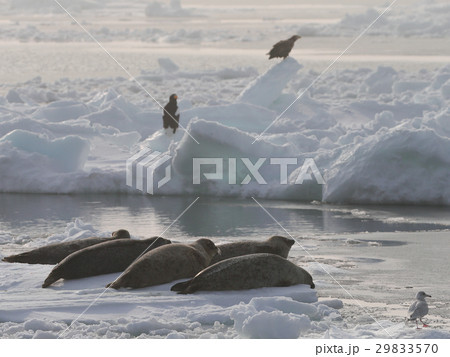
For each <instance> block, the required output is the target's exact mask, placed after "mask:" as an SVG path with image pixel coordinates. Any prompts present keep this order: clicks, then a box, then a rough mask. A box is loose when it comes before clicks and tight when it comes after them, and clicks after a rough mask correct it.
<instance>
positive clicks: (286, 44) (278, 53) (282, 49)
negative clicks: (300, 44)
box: [266, 35, 301, 59]
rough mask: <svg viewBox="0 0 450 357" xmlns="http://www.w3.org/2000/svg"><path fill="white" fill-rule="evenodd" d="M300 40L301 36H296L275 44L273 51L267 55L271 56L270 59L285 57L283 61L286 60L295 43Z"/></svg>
mask: <svg viewBox="0 0 450 357" xmlns="http://www.w3.org/2000/svg"><path fill="white" fill-rule="evenodd" d="M299 38H301V36H298V35H294V36H292V37H291V38H288V39H287V40H283V41H279V42H277V43H276V44H274V45H273V47H272V49H271V50H270V51H269V52H268V53H266V54H267V55H269V59H271V58H275V57H283V59H285V58H286V57H287V56H289V52H291V50H292V47H294V43H295V41H297V40H298V39H299Z"/></svg>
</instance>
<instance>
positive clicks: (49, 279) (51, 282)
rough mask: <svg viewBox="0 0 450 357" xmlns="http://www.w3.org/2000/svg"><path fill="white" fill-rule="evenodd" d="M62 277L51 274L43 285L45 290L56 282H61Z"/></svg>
mask: <svg viewBox="0 0 450 357" xmlns="http://www.w3.org/2000/svg"><path fill="white" fill-rule="evenodd" d="M59 279H60V277H55V276H54V274H52V273H50V275H49V276H48V277H47V279H45V281H44V284H42V287H43V288H46V287H48V286H50V285H52V284H53V283H54V282H55V281H57V280H59Z"/></svg>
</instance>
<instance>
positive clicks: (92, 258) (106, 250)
mask: <svg viewBox="0 0 450 357" xmlns="http://www.w3.org/2000/svg"><path fill="white" fill-rule="evenodd" d="M170 243H171V241H170V240H168V239H164V238H162V237H152V238H148V239H143V240H134V239H115V240H113V241H110V242H103V243H99V244H95V245H93V246H90V247H87V248H83V249H80V250H78V251H76V252H73V253H72V254H70V255H68V256H67V257H65V258H64V259H63V260H61V262H59V264H58V265H56V266H55V267H54V268H53V270H52V271H51V272H50V274H49V275H48V277H47V279H45V281H44V284H42V287H43V288H46V287H48V286H50V285H51V284H53V283H54V282H56V281H58V280H59V279H67V280H68V279H80V278H86V277H88V276H95V275H102V274H110V273H117V272H122V271H124V270H125V269H126V268H127V267H128V266H129V265H130V264H131V263H133V261H134V260H135V259H136V258H138V257H139V256H140V255H141V254H143V253H145V252H147V251H150V250H152V249H155V248H157V247H161V246H163V245H166V244H170Z"/></svg>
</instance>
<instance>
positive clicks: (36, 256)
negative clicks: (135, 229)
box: [2, 229, 130, 264]
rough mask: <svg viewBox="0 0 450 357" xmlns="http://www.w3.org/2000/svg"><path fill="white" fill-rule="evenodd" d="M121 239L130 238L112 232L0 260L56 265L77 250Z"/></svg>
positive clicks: (119, 231)
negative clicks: (108, 235)
mask: <svg viewBox="0 0 450 357" xmlns="http://www.w3.org/2000/svg"><path fill="white" fill-rule="evenodd" d="M123 238H130V233H129V232H128V231H127V230H125V229H119V230H118V231H115V232H113V233H112V235H111V237H90V238H83V239H76V240H73V241H70V242H63V243H53V244H49V245H46V246H44V247H40V248H37V249H33V250H30V251H28V252H25V253H21V254H17V255H10V256H9V257H4V258H3V259H2V260H3V261H4V262H9V263H28V264H58V263H59V262H60V261H61V260H63V259H64V258H65V257H67V256H68V255H70V254H72V253H73V252H76V251H77V250H80V249H83V248H86V247H89V246H91V245H94V244H98V243H103V242H106V241H110V240H111V239H123Z"/></svg>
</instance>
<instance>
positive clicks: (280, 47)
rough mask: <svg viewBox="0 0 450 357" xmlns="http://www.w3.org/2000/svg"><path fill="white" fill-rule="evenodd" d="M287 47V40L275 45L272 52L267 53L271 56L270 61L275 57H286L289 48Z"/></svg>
mask: <svg viewBox="0 0 450 357" xmlns="http://www.w3.org/2000/svg"><path fill="white" fill-rule="evenodd" d="M287 45H288V44H287V41H286V40H282V41H278V42H277V43H276V44H274V45H273V47H272V49H271V50H270V52H269V53H267V54H268V55H270V57H269V59H271V58H273V57H285V54H284V53H285V52H286V47H288V46H287ZM288 53H289V51H288Z"/></svg>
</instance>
